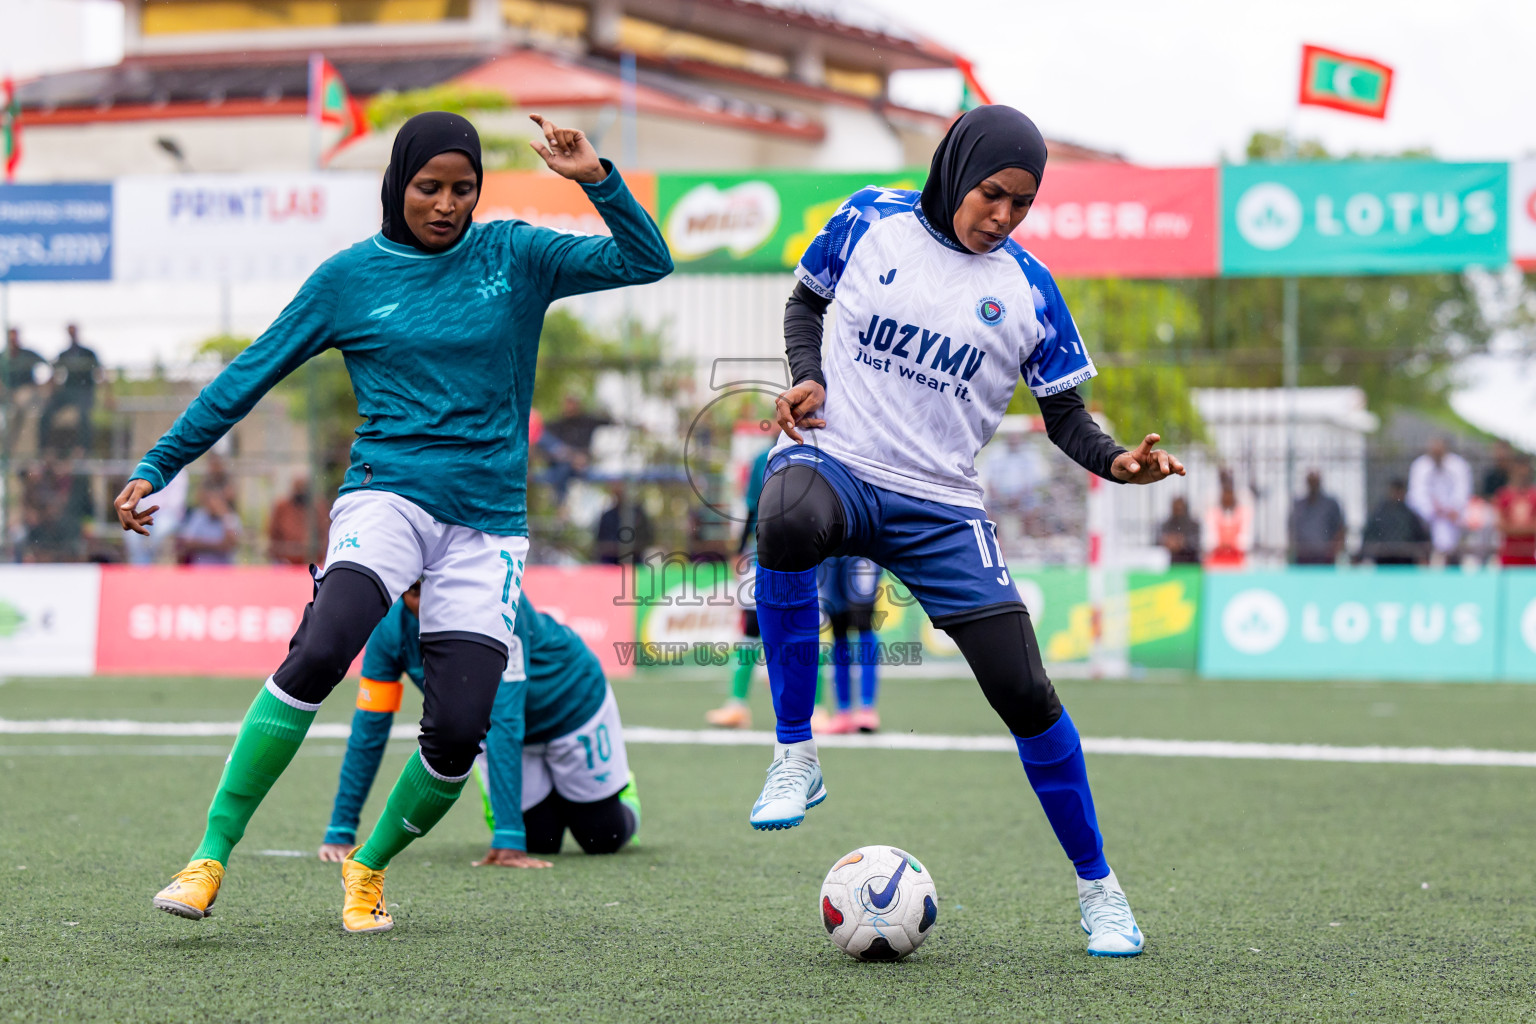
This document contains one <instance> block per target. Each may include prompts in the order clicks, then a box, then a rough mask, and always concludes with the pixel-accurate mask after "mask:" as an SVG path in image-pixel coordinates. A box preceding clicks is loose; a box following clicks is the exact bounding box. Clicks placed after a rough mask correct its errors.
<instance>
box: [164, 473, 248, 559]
mask: <svg viewBox="0 0 1536 1024" xmlns="http://www.w3.org/2000/svg"><path fill="white" fill-rule="evenodd" d="M225 493H226V490H225V488H224V487H223V486H221V485H220V484H219V483H218V482H216V481H215V482H214V483H212V484H210V483H209V482H208V481H207V480H204V481H202V482H200V483H199V485H198V488H197V506H196V507H195V508H193V509H192V511H191V512H190V513H189V514H188V515H187V518H186V521H185V522H183V523H182V524H181V529H180V530H178V531H177V533H176V561H177V562H179V563H180V564H182V565H233V564H234V561H235V549H236V548H237V547H239V545H240V517H239V516H237V515H235V513H234V512H232V511H231V510H230V507H229V501H228V500H227V499H226V497H225Z"/></svg>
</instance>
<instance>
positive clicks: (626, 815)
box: [320, 586, 640, 868]
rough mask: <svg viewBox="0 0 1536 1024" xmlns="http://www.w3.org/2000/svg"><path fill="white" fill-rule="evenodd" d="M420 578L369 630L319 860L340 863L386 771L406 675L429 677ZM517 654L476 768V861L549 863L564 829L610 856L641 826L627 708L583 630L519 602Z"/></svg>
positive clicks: (504, 864) (500, 691)
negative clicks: (479, 828)
mask: <svg viewBox="0 0 1536 1024" xmlns="http://www.w3.org/2000/svg"><path fill="white" fill-rule="evenodd" d="M420 604H421V591H420V588H419V587H414V586H413V587H411V588H410V589H409V590H407V591H406V592H405V595H404V596H403V597H401V599H400V600H399V601H398V602H396V604H395V606H394V607H393V608H391V609H390V610H389V614H387V615H386V616H385V617H384V619H383V621H382V622H380V623H379V625H378V627H377V628H376V629H375V630H374V631H373V635H372V636H370V637H369V638H368V646H367V649H366V650H365V652H364V654H363V680H362V685H361V687H360V688H359V691H358V698H357V711H356V712H354V713H353V716H352V734H351V737H350V738H349V739H348V740H347V755H346V759H345V760H344V761H343V762H342V765H341V781H340V784H339V785H338V787H337V791H336V804H335V807H334V809H333V810H332V812H331V824H330V827H329V828H327V829H326V831H325V840H324V842H323V843H322V844H321V846H320V859H321V860H327V861H341V860H343V859H344V858H345V857H346V856H347V852H348V851H349V850H351V849H352V847H353V846H354V845H355V844H356V837H357V821H358V816H359V814H360V812H361V811H362V808H363V802H364V801H365V800H367V798H368V790H369V788H370V787H371V786H372V785H373V778H374V776H375V775H376V774H377V773H378V770H379V762H380V760H382V758H383V756H384V746H385V744H386V742H388V740H389V730H390V726H391V725H392V724H393V722H394V713H395V712H396V711H398V710H399V708H400V699H401V696H402V694H403V691H404V684H403V683H401V682H400V681H399V679H400V677H401V676H402V675H404V676H407V677H409V678H410V680H411V681H412V682H413V683H415V684H416V686H417V687H418V688H419V687H420V686H421V681H422V663H421V642H420V639H419V636H418V634H419V632H420V624H419V621H418V618H417V615H418V609H419V608H420ZM517 611H518V614H517V620H516V621H517V625H516V627H515V628H514V631H513V636H514V639H513V643H512V651H511V656H510V657H509V658H508V659H507V670H506V673H505V675H503V676H502V681H501V686H500V687H499V688H498V689H497V691H496V703H495V706H494V708H493V710H492V712H491V728H490V731H489V732H488V733H487V734H486V737H485V749H484V751H483V752H482V753H481V755H480V758H479V761H478V764H477V767H478V768H479V769H480V771H479V776H480V782H481V785H482V786H483V787H484V791H485V793H486V822H487V824H488V825H490V827H491V849H490V852H488V853H487V854H486V856H485V859H484V860H482V861H480V863H481V864H494V865H499V866H502V867H518V868H547V867H549V866H550V862H549V861H544V860H536V859H534V858H532V857H530V856H529V853H558V852H559V851H560V844H561V841H562V839H563V838H564V836H565V832H566V830H567V829H569V830H570V832H571V835H572V837H573V838H575V840H576V841H577V843H579V844H580V846H581V848H582V849H583V850H585V851H586V852H587V853H613V852H615V851H617V850H618V849H619V848H620V847H622V846H623V845H624V844H625V843H626V842H628V841H629V840H630V839H631V838H633V837H634V835H635V833H636V832H638V831H639V829H640V799H639V796H638V795H637V793H636V791H635V785H634V781H633V779H632V778H631V776H630V773H629V761H628V757H627V755H626V753H625V749H624V734H623V726H622V724H621V723H620V721H619V708H618V704H617V703H616V702H615V700H614V697H613V691H612V689H610V688H609V686H608V680H607V678H606V677H605V676H604V675H603V670H602V666H601V665H599V664H598V661H597V657H596V655H594V654H593V653H592V652H591V651H590V650H588V649H587V647H586V645H585V644H583V643H582V641H581V638H580V637H578V636H577V635H576V634H575V632H573V631H572V630H571V629H569V628H567V627H566V626H562V625H561V624H560V623H558V622H556V621H555V620H554V619H552V618H550V617H549V616H548V615H545V614H543V613H542V612H537V611H535V610H534V608H533V606H532V605H531V604H530V603H529V602H528V598H527V596H526V595H524V596H523V597H521V598H520V599H519V607H518V610H517Z"/></svg>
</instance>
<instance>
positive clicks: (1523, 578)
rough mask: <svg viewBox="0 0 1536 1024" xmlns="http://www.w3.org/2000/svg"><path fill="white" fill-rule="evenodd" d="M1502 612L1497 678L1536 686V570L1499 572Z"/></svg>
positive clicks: (1506, 570)
mask: <svg viewBox="0 0 1536 1024" xmlns="http://www.w3.org/2000/svg"><path fill="white" fill-rule="evenodd" d="M1499 585H1500V587H1501V588H1502V591H1503V593H1502V595H1501V597H1502V600H1501V601H1500V604H1502V606H1503V609H1504V621H1503V623H1502V626H1503V628H1502V629H1500V631H1499V633H1500V635H1501V637H1502V639H1503V643H1502V647H1503V650H1502V651H1501V652H1500V653H1501V654H1502V655H1503V657H1502V659H1501V666H1500V668H1501V671H1500V673H1499V674H1500V676H1501V677H1502V678H1504V679H1510V680H1516V681H1519V682H1522V683H1536V569H1505V570H1503V571H1502V572H1500V573H1499Z"/></svg>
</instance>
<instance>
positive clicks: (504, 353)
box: [133, 160, 672, 536]
mask: <svg viewBox="0 0 1536 1024" xmlns="http://www.w3.org/2000/svg"><path fill="white" fill-rule="evenodd" d="M603 166H604V167H605V168H606V169H607V171H608V176H607V177H606V178H604V179H603V180H602V181H600V182H598V183H597V184H595V185H583V186H582V188H584V189H585V190H586V193H587V196H588V198H589V199H591V201H592V203H593V205H594V206H596V207H597V210H598V212H599V213H600V214H601V215H602V218H603V222H604V223H605V224H607V225H608V229H609V230H610V231H611V232H612V237H608V238H603V237H598V236H580V235H568V234H563V233H561V232H558V231H553V230H551V229H549V228H539V227H534V226H533V225H531V224H527V223H525V222H523V221H518V220H511V221H495V222H491V223H486V224H471V225H470V226H469V227H467V228H466V229H465V235H464V237H463V238H462V239H461V240H460V241H459V242H458V244H456V245H454V246H453V247H452V248H451V249H448V250H446V251H444V252H441V253H426V252H421V251H419V250H416V249H413V248H410V247H408V246H402V245H397V244H396V243H394V242H391V241H389V240H388V239H386V238H385V237H384V236H383V235H382V234H380V235H375V236H374V237H372V238H370V239H368V240H366V241H363V242H359V243H357V244H356V245H354V246H352V247H351V248H349V249H346V250H344V251H342V252H340V253H338V254H336V255H335V256H332V257H331V258H330V259H328V260H326V261H325V262H324V263H323V264H321V265H320V267H319V269H317V270H316V271H315V272H314V273H313V274H312V275H310V278H309V280H308V281H306V282H305V283H304V286H303V287H302V288H301V289H300V290H299V294H298V295H297V296H296V297H295V298H294V300H293V301H292V302H290V303H289V304H288V307H287V308H286V309H284V310H283V312H282V313H281V315H279V316H278V318H277V320H276V321H274V322H273V324H272V325H271V326H270V327H269V328H267V330H266V331H265V332H263V333H262V335H261V337H259V338H257V339H256V341H255V342H253V343H252V344H251V345H250V347H249V348H247V349H246V350H245V351H244V352H242V353H240V355H239V356H238V357H237V358H236V359H235V360H234V361H233V362H232V363H230V364H229V365H228V366H227V367H225V368H224V371H223V372H222V373H220V374H219V375H218V376H217V377H216V378H214V380H213V381H212V382H210V383H209V384H208V386H207V387H205V388H203V390H202V392H201V393H200V394H199V395H198V396H197V398H196V399H194V400H193V402H192V404H191V405H190V406H188V407H187V410H186V412H184V413H182V415H181V416H180V418H178V419H177V420H176V422H175V424H174V425H173V426H172V427H171V429H170V430H169V431H167V432H166V434H165V436H164V437H162V438H161V439H160V441H159V443H157V444H156V445H155V446H154V447H153V448H152V449H150V451H149V453H148V454H146V455H145V456H144V458H143V460H142V461H141V462H140V463H139V465H138V467H137V468H136V469H135V470H134V471H133V476H134V477H135V478H138V479H143V480H147V481H148V482H149V483H150V485H151V486H153V487H154V489H155V490H160V489H161V488H163V487H164V486H165V485H166V484H167V483H168V482H169V481H170V479H171V478H172V477H173V476H175V475H176V474H177V473H178V472H179V471H180V470H181V468H182V467H183V466H185V465H187V464H188V463H189V462H191V461H193V460H194V459H196V458H197V457H198V456H200V455H202V454H203V452H205V451H207V450H208V448H209V447H210V446H212V445H213V443H214V442H215V441H217V440H218V439H219V438H220V437H222V436H223V435H224V433H225V432H226V431H228V430H229V428H230V427H232V426H234V424H236V423H238V422H239V421H240V420H241V419H242V418H243V417H244V416H245V415H246V414H247V413H248V412H250V411H251V409H252V407H253V406H255V404H256V402H257V401H258V400H259V399H260V398H261V396H262V395H264V394H266V393H267V391H269V390H270V389H271V388H272V387H273V386H274V385H275V384H277V382H278V381H280V380H282V379H283V378H284V377H286V376H287V375H288V374H289V373H292V372H293V371H294V370H295V369H297V368H298V367H299V366H300V365H301V364H302V363H304V362H305V361H306V360H308V359H310V358H312V357H314V356H316V355H319V354H320V353H321V352H323V351H324V350H325V349H328V348H335V349H339V350H340V351H341V353H342V356H343V357H344V358H345V360H346V365H347V373H348V375H349V376H350V377H351V379H352V390H353V393H354V394H355V395H356V396H357V411H358V413H359V415H361V416H362V418H363V423H362V425H361V426H359V427H358V428H357V437H356V440H355V441H354V442H353V444H352V463H351V466H350V468H349V469H348V470H347V474H346V478H345V480H344V481H343V483H342V486H341V493H343V494H345V493H347V492H348V491H355V490H360V489H367V488H372V489H376V490H383V491H390V492H392V493H394V494H398V495H400V496H401V497H403V498H406V499H408V500H410V501H412V502H414V503H415V504H417V505H419V506H421V507H422V508H423V509H425V510H426V511H427V512H429V513H431V515H432V516H433V517H434V518H436V519H438V520H439V521H441V522H445V523H453V524H457V525H460V526H468V527H471V528H472V529H476V530H483V531H485V532H486V533H492V534H496V535H499V536H522V535H524V534H526V533H527V532H528V516H527V491H528V483H527V476H528V410H529V406H530V403H531V401H532V397H533V377H534V366H535V364H536V362H537V359H538V348H539V334H540V332H541V331H542V329H543V325H544V313H545V310H546V309H547V308H548V306H549V304H550V303H551V302H553V301H555V300H556V299H559V298H562V297H564V296H567V295H576V294H579V293H582V292H592V291H601V290H603V289H606V288H617V287H620V286H623V285H632V284H646V283H649V282H652V281H656V280H659V279H660V278H662V277H665V276H666V275H667V274H669V273H670V272H671V271H672V257H671V255H670V253H669V252H668V250H667V244H666V241H665V240H664V239H663V238H662V236H661V232H660V230H658V229H657V227H656V224H655V222H654V221H653V220H651V217H650V215H649V214H647V213H646V212H645V210H644V208H642V207H641V206H640V204H639V202H637V201H636V199H635V197H634V196H633V195H631V194H630V191H629V188H628V187H627V186H626V185H625V184H624V181H623V179H622V178H620V177H619V173H618V171H616V170H614V168H613V165H612V164H610V163H608V161H606V160H605V161H603Z"/></svg>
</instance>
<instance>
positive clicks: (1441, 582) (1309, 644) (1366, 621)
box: [1200, 568, 1499, 682]
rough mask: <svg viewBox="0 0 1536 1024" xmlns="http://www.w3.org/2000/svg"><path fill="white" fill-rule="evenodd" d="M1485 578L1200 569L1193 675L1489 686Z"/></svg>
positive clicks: (1493, 626)
mask: <svg viewBox="0 0 1536 1024" xmlns="http://www.w3.org/2000/svg"><path fill="white" fill-rule="evenodd" d="M1498 583H1499V577H1498V575H1497V574H1495V573H1459V572H1422V571H1417V570H1414V569H1403V570H1393V569H1376V570H1373V571H1355V572H1348V571H1346V572H1340V571H1338V570H1334V569H1326V568H1319V569H1290V570H1284V571H1274V572H1251V573H1207V574H1206V576H1205V602H1204V603H1205V614H1204V628H1203V629H1202V631H1201V644H1200V671H1201V674H1202V675H1206V676H1211V677H1214V678H1232V679H1239V678H1241V679H1385V680H1422V681H1430V682H1454V681H1462V680H1490V679H1493V678H1494V677H1495V675H1496V669H1497V663H1498V655H1499V649H1498V648H1499V645H1498V633H1499V614H1498V597H1499V594H1498Z"/></svg>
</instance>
